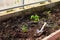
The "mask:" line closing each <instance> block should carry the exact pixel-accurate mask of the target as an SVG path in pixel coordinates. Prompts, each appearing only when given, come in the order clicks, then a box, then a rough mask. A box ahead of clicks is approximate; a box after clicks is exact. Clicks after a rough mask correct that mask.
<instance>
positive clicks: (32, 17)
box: [30, 14, 39, 22]
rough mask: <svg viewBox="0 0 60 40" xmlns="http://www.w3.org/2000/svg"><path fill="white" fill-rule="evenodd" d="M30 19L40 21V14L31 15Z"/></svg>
mask: <svg viewBox="0 0 60 40" xmlns="http://www.w3.org/2000/svg"><path fill="white" fill-rule="evenodd" d="M30 19H31V20H33V21H34V22H38V21H39V16H38V15H37V14H35V15H31V17H30Z"/></svg>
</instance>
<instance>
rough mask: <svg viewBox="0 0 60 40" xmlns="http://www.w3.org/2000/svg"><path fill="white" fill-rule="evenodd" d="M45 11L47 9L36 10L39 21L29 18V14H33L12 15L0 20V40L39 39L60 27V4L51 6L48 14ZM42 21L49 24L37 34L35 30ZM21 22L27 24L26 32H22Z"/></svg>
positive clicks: (39, 26)
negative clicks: (54, 6) (35, 21)
mask: <svg viewBox="0 0 60 40" xmlns="http://www.w3.org/2000/svg"><path fill="white" fill-rule="evenodd" d="M49 10H50V9H49ZM46 12H47V10H46V11H43V12H40V11H36V13H37V15H39V16H40V21H39V22H37V23H34V22H32V21H31V20H30V16H31V15H34V14H30V15H25V16H24V17H19V16H18V17H12V18H9V19H8V20H5V21H3V22H0V40H41V39H42V38H44V37H45V36H48V35H49V34H51V33H52V32H54V31H56V30H58V29H60V6H58V7H56V8H53V9H52V10H51V14H50V16H48V15H47V14H45V13H46ZM43 22H47V23H48V24H49V25H47V26H46V27H45V28H44V32H43V33H39V34H37V33H36V30H37V29H40V28H41V27H42V25H43ZM23 24H26V25H27V26H28V32H22V30H21V26H22V25H23ZM34 34H36V35H34Z"/></svg>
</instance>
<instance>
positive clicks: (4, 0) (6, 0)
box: [0, 0, 46, 10]
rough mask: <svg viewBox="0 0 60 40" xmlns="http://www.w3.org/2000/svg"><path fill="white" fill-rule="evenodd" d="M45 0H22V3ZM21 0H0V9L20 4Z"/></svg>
mask: <svg viewBox="0 0 60 40" xmlns="http://www.w3.org/2000/svg"><path fill="white" fill-rule="evenodd" d="M41 1H46V0H24V5H27V4H31V3H36V2H41ZM22 5H23V0H0V10H4V9H8V8H13V7H17V6H22Z"/></svg>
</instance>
